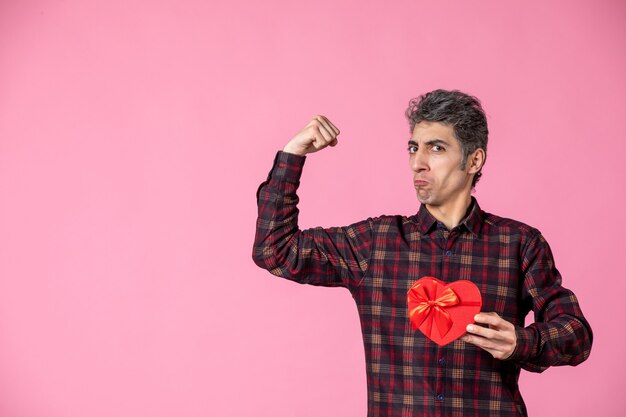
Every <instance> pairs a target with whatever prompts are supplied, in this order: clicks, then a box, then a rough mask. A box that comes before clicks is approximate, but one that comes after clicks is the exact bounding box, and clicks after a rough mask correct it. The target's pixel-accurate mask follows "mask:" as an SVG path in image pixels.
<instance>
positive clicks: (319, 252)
mask: <svg viewBox="0 0 626 417" xmlns="http://www.w3.org/2000/svg"><path fill="white" fill-rule="evenodd" d="M305 158H306V157H304V156H299V155H294V154H289V153H285V152H278V154H277V155H276V158H275V160H274V166H273V167H272V170H271V171H270V174H269V176H268V179H267V181H265V182H264V183H262V184H261V186H260V187H259V189H258V191H257V205H258V218H257V222H256V236H255V240H254V248H253V253H252V258H253V260H254V262H255V263H256V264H257V265H258V266H259V267H261V268H264V269H267V270H268V271H269V272H271V273H272V274H274V275H276V276H279V277H283V278H287V279H290V280H293V281H296V282H299V283H302V284H311V285H322V286H328V287H336V286H343V287H347V288H351V287H354V286H358V285H359V284H360V282H361V280H362V278H363V276H364V274H365V272H366V270H367V267H368V260H369V256H370V246H371V241H372V221H371V219H368V220H364V221H362V222H359V223H355V224H352V225H350V226H346V227H332V228H321V227H316V228H312V229H306V230H300V229H299V228H298V208H297V204H298V196H297V194H296V191H297V188H298V186H299V184H300V176H301V174H302V167H303V166H304V161H305Z"/></svg>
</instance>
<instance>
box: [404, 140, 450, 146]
mask: <svg viewBox="0 0 626 417" xmlns="http://www.w3.org/2000/svg"><path fill="white" fill-rule="evenodd" d="M409 145H414V146H419V145H418V144H417V142H415V141H414V140H413V139H409ZM424 145H446V146H449V145H450V144H449V143H448V142H446V141H445V140H443V139H437V138H435V139H431V140H429V141H427V142H425V143H424Z"/></svg>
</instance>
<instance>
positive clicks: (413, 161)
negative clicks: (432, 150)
mask: <svg viewBox="0 0 626 417" xmlns="http://www.w3.org/2000/svg"><path fill="white" fill-rule="evenodd" d="M409 164H410V165H411V169H412V170H413V171H415V172H422V171H427V170H428V160H427V159H426V155H425V153H424V151H422V150H421V149H418V150H417V151H416V152H415V153H412V154H411V158H410V160H409Z"/></svg>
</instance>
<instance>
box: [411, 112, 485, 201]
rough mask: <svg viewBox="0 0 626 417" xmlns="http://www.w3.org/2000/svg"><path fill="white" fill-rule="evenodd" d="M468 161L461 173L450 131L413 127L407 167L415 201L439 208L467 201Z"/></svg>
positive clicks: (440, 127) (457, 146) (458, 150)
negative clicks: (408, 165)
mask: <svg viewBox="0 0 626 417" xmlns="http://www.w3.org/2000/svg"><path fill="white" fill-rule="evenodd" d="M471 158H472V156H471V155H470V157H469V158H468V161H467V163H466V164H465V165H466V166H465V169H461V165H462V164H461V163H462V160H463V153H462V151H461V145H460V143H459V141H458V140H457V139H456V137H455V136H454V129H453V128H452V127H450V126H447V125H444V124H442V123H438V122H426V121H424V122H420V123H418V124H416V125H415V128H414V129H413V135H412V137H411V140H409V163H410V166H411V170H412V171H413V181H414V184H415V190H416V191H417V198H418V200H419V201H420V202H421V203H422V204H426V205H428V206H431V207H442V208H443V206H448V205H450V204H452V205H455V203H462V202H465V201H467V199H469V197H470V193H471V189H472V187H471V184H472V175H471V172H475V170H474V169H472V164H471V163H470V162H471Z"/></svg>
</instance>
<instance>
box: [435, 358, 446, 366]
mask: <svg viewBox="0 0 626 417" xmlns="http://www.w3.org/2000/svg"><path fill="white" fill-rule="evenodd" d="M437 362H439V365H441V366H443V365H445V364H446V360H445V359H444V358H441V359H439V360H438V361H437Z"/></svg>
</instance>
